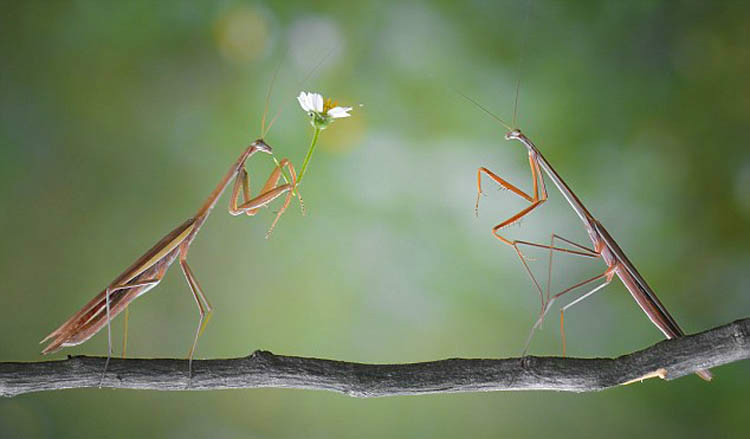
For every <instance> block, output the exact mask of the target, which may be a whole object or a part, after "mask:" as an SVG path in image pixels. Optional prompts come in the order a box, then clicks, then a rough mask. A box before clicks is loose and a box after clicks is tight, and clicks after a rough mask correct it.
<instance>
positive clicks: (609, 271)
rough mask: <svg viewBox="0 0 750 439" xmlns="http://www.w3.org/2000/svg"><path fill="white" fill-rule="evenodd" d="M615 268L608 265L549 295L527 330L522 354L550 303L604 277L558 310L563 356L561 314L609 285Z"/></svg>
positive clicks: (526, 349) (563, 334)
mask: <svg viewBox="0 0 750 439" xmlns="http://www.w3.org/2000/svg"><path fill="white" fill-rule="evenodd" d="M615 268H616V267H614V266H613V267H609V268H607V270H605V271H604V272H603V273H601V274H598V275H596V276H594V277H591V278H589V279H586V280H583V281H581V282H578V283H576V284H575V285H572V286H570V287H568V288H566V289H564V290H562V291H560V292H559V293H556V294H555V295H553V296H552V297H550V299H549V301H547V304H546V305H545V307H544V309H543V310H542V314H541V315H540V316H539V319H537V321H536V323H534V326H532V327H531V331H529V336H528V337H527V338H526V345H525V346H524V349H523V354H524V355H526V351H528V349H529V344H530V343H531V338H532V336H533V335H534V331H536V329H537V328H539V327H540V326H541V324H542V321H543V320H544V316H545V315H547V312H549V310H550V308H551V307H552V303H554V302H555V301H556V300H557V299H558V298H560V297H561V296H562V295H564V294H567V293H569V292H571V291H573V290H576V289H578V288H580V287H583V286H585V285H588V284H590V283H592V282H596V281H597V280H599V279H602V278H606V280H605V281H604V282H603V283H602V284H601V285H598V286H597V287H595V288H594V289H592V290H590V291H588V292H587V293H585V294H583V295H581V296H579V297H578V298H576V299H575V300H573V301H572V302H570V303H569V304H567V305H565V306H564V307H563V308H562V309H561V310H560V329H561V332H562V339H563V356H564V355H565V331H564V327H563V314H564V311H565V310H566V309H568V308H570V307H571V306H573V305H575V304H576V303H579V302H581V301H582V300H584V299H586V298H587V297H589V296H591V295H592V294H594V293H595V292H597V291H599V290H601V289H602V288H604V287H605V286H607V285H609V283H610V282H611V281H612V277H613V276H614V270H615Z"/></svg>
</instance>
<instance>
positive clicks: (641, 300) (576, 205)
mask: <svg viewBox="0 0 750 439" xmlns="http://www.w3.org/2000/svg"><path fill="white" fill-rule="evenodd" d="M464 97H465V96H464ZM467 99H469V98H467ZM516 99H517V98H516ZM469 100H470V101H471V102H473V103H474V104H475V105H477V106H479V108H480V109H482V110H483V111H485V112H487V113H488V114H490V115H491V116H492V117H494V118H495V119H497V120H498V121H500V123H502V124H503V125H504V126H505V127H506V128H507V129H508V130H509V131H508V132H507V133H506V134H505V139H506V140H518V141H519V142H521V144H522V145H523V146H525V147H526V150H527V151H528V155H529V166H530V168H531V179H532V184H533V195H529V194H527V193H526V192H524V191H523V190H521V189H519V188H518V187H517V186H515V185H513V184H511V183H509V182H508V181H506V180H504V179H503V178H501V177H499V176H498V175H496V174H495V173H493V172H492V171H490V170H488V169H487V168H484V167H481V168H479V170H478V171H477V201H476V205H475V210H476V211H478V209H479V197H480V195H481V194H482V174H485V175H487V176H488V177H490V178H491V179H492V180H493V181H495V182H496V183H497V184H498V185H500V186H501V187H503V188H505V189H507V190H509V191H511V192H513V193H514V194H516V195H518V196H519V197H521V198H523V199H525V200H526V201H528V202H529V205H528V206H527V207H525V208H523V209H521V210H520V211H519V212H517V213H516V214H514V215H512V216H511V217H509V218H508V219H506V220H504V221H502V222H500V223H499V224H497V225H496V226H495V227H493V228H492V234H493V236H495V237H496V238H497V239H498V240H500V242H502V243H504V244H507V245H509V246H511V247H513V249H514V250H515V251H516V253H517V254H518V257H519V259H520V260H521V262H522V264H523V266H524V269H525V270H526V272H527V273H528V274H529V276H530V277H531V280H532V282H533V284H534V286H535V287H536V289H537V290H538V291H539V294H540V297H541V300H542V311H541V314H540V316H539V319H538V320H537V322H536V323H535V324H534V326H533V327H532V329H531V333H530V334H529V337H528V339H527V342H526V347H527V348H528V345H529V342H530V340H531V336H532V335H533V332H534V330H535V329H536V328H537V327H539V325H541V323H542V320H543V319H544V316H545V315H546V314H547V312H548V311H549V309H550V307H551V305H552V303H553V302H554V301H555V300H557V299H558V298H559V297H561V296H562V295H564V294H567V293H569V292H571V291H573V290H576V289H578V288H580V287H583V286H585V285H589V284H591V283H594V282H597V281H600V280H603V281H602V282H601V283H600V284H599V285H597V286H596V287H595V288H593V289H592V290H590V291H588V292H586V293H585V294H583V295H581V296H580V297H578V298H576V299H575V300H573V301H572V302H570V303H568V304H567V305H565V306H563V307H562V308H561V309H560V330H561V334H562V340H563V355H564V352H565V332H564V328H563V318H564V317H563V316H564V312H565V310H566V309H568V308H570V307H571V306H573V305H575V304H576V303H579V302H580V301H582V300H583V299H585V298H587V297H589V296H591V295H592V294H594V293H595V292H597V291H599V290H601V289H602V288H604V287H606V286H607V285H608V284H609V283H610V282H611V281H612V279H613V278H614V276H617V277H618V278H619V279H620V280H621V281H622V283H623V284H624V285H625V288H627V290H628V292H630V294H631V295H632V296H633V299H635V301H636V303H637V304H638V306H639V307H640V308H641V309H642V310H643V312H644V313H646V315H647V316H648V318H649V319H650V320H651V322H652V323H653V324H654V325H656V327H658V328H659V330H661V332H662V333H663V334H664V335H665V336H666V337H667V338H676V337H681V336H683V335H685V333H684V332H683V331H682V329H681V328H680V327H679V325H678V324H677V322H676V321H675V320H674V318H672V316H671V315H670V314H669V312H668V311H667V309H666V308H665V307H664V305H663V304H662V303H661V301H660V300H659V299H658V298H657V297H656V294H655V293H654V291H653V290H652V289H651V287H650V286H649V285H648V284H647V283H646V281H645V280H644V279H643V277H642V276H641V275H640V273H639V272H638V270H636V268H635V266H634V265H633V263H632V262H630V260H629V259H628V258H627V256H625V252H623V250H622V249H621V248H620V246H619V245H618V244H617V242H615V240H614V239H613V238H612V236H611V235H610V234H609V232H607V230H606V229H605V228H604V226H602V224H601V223H600V222H599V221H597V220H596V219H595V218H594V217H593V215H591V213H590V212H589V211H588V210H587V209H586V207H585V206H584V205H583V203H582V202H581V200H580V199H579V198H578V197H577V196H576V195H575V194H574V193H573V191H572V190H571V189H570V187H569V186H568V185H567V184H566V183H565V181H564V180H563V179H562V177H560V175H559V174H558V173H557V172H556V171H555V170H554V168H553V167H552V165H550V163H549V162H548V161H547V160H546V159H545V158H544V156H543V155H542V153H541V152H540V151H539V149H538V148H537V147H536V146H535V145H534V143H533V142H532V141H531V140H529V138H528V137H526V136H525V135H524V134H523V133H522V132H521V131H520V130H519V129H513V128H511V127H510V126H509V125H508V124H506V123H505V122H504V121H502V120H501V119H500V118H498V117H497V116H495V115H494V114H492V113H490V112H489V111H488V110H487V109H485V108H484V107H482V106H481V105H479V104H478V103H477V102H475V101H473V100H471V99H469ZM514 119H515V117H514ZM542 171H544V173H545V174H547V176H548V177H549V179H550V180H552V183H553V184H554V185H555V187H557V189H558V190H559V191H560V193H561V194H562V196H563V197H564V198H565V200H566V201H567V202H568V204H569V205H570V207H571V208H572V209H573V211H574V212H575V213H576V215H577V216H578V218H580V220H581V221H582V222H583V224H584V227H585V228H586V231H587V233H588V235H589V238H590V239H591V242H592V247H593V248H590V247H587V246H585V245H582V244H578V243H575V242H573V241H571V240H569V239H566V238H563V237H561V236H559V235H557V234H553V235H552V238H551V242H550V244H549V245H545V244H539V243H534V242H529V241H522V240H511V239H508V238H506V237H504V236H502V235H501V234H500V233H499V230H501V229H503V228H504V227H506V226H509V225H511V224H514V223H517V222H518V221H519V220H520V219H521V218H523V217H524V216H526V215H528V214H529V213H531V212H532V211H533V210H534V209H536V208H537V207H539V206H540V205H541V204H542V203H544V202H545V201H546V200H547V188H546V186H545V182H544V175H543V174H542ZM555 240H559V241H561V242H563V243H565V244H567V245H569V246H570V247H572V248H565V247H559V246H556V245H555ZM520 245H525V246H530V247H537V248H544V249H548V250H549V252H550V264H551V260H552V252H561V253H566V254H571V255H576V256H583V257H588V258H593V259H597V258H601V259H602V260H603V261H604V263H605V264H606V265H607V269H606V270H605V271H604V272H603V273H601V274H599V275H597V276H594V277H592V278H590V279H586V280H584V281H581V282H578V283H576V284H575V285H573V286H571V287H568V288H566V289H564V290H562V291H560V292H559V293H557V294H554V295H552V296H551V297H550V295H549V278H548V282H547V295H546V298H545V296H544V294H543V293H542V288H541V286H540V285H539V282H538V281H537V280H536V278H535V277H534V275H533V273H532V272H531V269H530V268H529V265H528V263H527V262H526V258H525V257H524V255H523V254H522V253H521V250H520V249H519V246H520ZM550 273H551V269H550V272H549V273H548V276H551V274H550ZM697 375H698V376H700V377H701V378H703V379H704V380H706V381H710V380H711V378H712V375H711V373H710V372H709V371H708V370H700V371H698V372H697Z"/></svg>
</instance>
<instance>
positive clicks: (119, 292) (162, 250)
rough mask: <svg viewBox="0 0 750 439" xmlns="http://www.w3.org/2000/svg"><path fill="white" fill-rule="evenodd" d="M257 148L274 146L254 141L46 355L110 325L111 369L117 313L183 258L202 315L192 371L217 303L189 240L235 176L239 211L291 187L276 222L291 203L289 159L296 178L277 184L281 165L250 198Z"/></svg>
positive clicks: (69, 324) (58, 334)
mask: <svg viewBox="0 0 750 439" xmlns="http://www.w3.org/2000/svg"><path fill="white" fill-rule="evenodd" d="M257 152H263V153H266V154H271V153H272V150H271V147H270V146H269V145H268V144H267V143H266V142H265V141H264V140H263V138H262V137H261V138H259V139H257V140H255V141H253V142H252V143H251V144H250V145H249V146H248V147H247V148H246V149H245V150H244V151H243V152H242V153H241V154H240V156H239V157H238V158H237V160H235V162H234V163H233V164H232V166H231V167H230V168H229V171H228V172H227V173H226V174H225V175H224V177H223V178H222V179H221V181H219V184H218V185H217V186H216V188H215V189H214V190H213V192H211V194H210V195H209V197H208V199H207V200H206V201H205V203H203V205H202V206H201V207H200V208H199V209H198V211H197V212H196V214H195V215H193V216H192V217H190V218H188V219H187V220H186V221H185V222H183V223H182V224H180V225H179V226H177V227H176V228H175V229H174V230H172V231H171V232H169V233H167V234H166V235H165V236H164V237H163V238H162V239H161V240H159V241H158V242H157V243H156V244H154V246H153V247H151V248H150V249H149V250H148V251H147V252H146V253H144V254H143V255H142V256H141V257H140V258H138V259H137V260H136V261H135V262H134V263H133V264H132V265H131V266H130V267H128V268H127V269H126V270H125V271H124V272H123V273H122V274H120V275H119V276H118V277H117V278H115V280H113V281H112V282H111V283H110V284H109V285H107V287H106V288H105V289H104V291H102V292H101V293H99V294H98V295H97V296H96V297H94V298H93V299H92V300H91V301H89V302H88V303H87V304H86V305H84V307H83V308H81V309H80V310H79V311H78V312H77V313H75V314H74V315H73V316H71V317H70V318H69V319H68V320H67V321H65V323H63V324H62V325H61V326H60V327H59V328H57V329H56V330H54V331H52V332H51V333H50V334H49V335H48V336H47V337H45V338H44V339H43V340H42V341H41V343H45V342H47V341H50V342H49V344H48V345H47V346H46V347H45V348H44V350H43V351H42V354H50V353H53V352H57V351H59V350H60V349H62V348H64V347H68V346H76V345H79V344H81V343H83V342H85V341H87V340H88V339H90V338H91V337H92V336H94V334H96V333H97V332H99V331H100V330H101V329H102V328H103V327H104V326H105V325H106V326H107V340H108V351H107V352H108V353H107V362H106V363H105V368H104V370H105V372H106V368H107V366H108V364H109V360H110V358H111V356H112V334H111V328H110V322H111V320H112V318H114V317H116V316H117V315H118V314H119V313H120V312H122V311H123V310H124V309H125V308H126V307H127V306H128V304H129V303H130V302H132V301H133V300H135V299H136V298H138V297H139V296H141V295H143V294H145V293H146V292H148V291H149V290H151V289H152V288H154V287H155V286H156V285H158V284H159V282H160V281H161V280H162V278H163V277H164V275H165V274H166V272H167V270H168V269H169V267H170V266H171V265H172V263H174V262H175V260H177V259H179V263H180V268H181V269H182V273H183V275H184V276H185V279H186V281H187V283H188V287H189V288H190V291H191V293H192V294H193V298H194V299H195V302H196V304H197V306H198V312H199V314H200V318H199V321H198V326H197V328H196V331H195V337H194V339H193V343H192V346H191V348H190V352H189V354H188V357H189V360H188V369H189V372H191V371H192V361H193V354H194V352H195V348H196V346H197V344H198V337H199V336H200V334H201V333H202V331H203V329H205V324H206V323H207V319H208V317H209V316H210V314H211V312H212V311H213V307H212V305H211V303H210V302H209V301H208V299H207V298H206V296H205V294H204V292H203V289H202V288H201V286H200V284H199V283H198V280H197V279H196V277H195V274H194V273H193V271H192V269H191V268H190V265H189V264H188V262H187V255H188V251H189V249H190V245H191V244H192V243H193V241H194V240H195V238H196V236H197V235H198V232H199V231H200V229H201V227H202V226H203V224H204V223H205V221H206V219H207V218H208V216H209V215H210V214H211V211H212V210H213V208H214V206H215V205H216V203H217V201H218V200H219V197H220V196H221V194H222V193H223V192H224V190H225V189H226V188H227V186H228V185H229V183H230V182H231V181H232V179H235V185H234V190H233V193H232V200H231V203H230V208H229V210H230V212H231V213H233V214H235V215H239V214H241V213H247V214H248V215H253V214H255V212H257V210H258V209H259V208H261V207H264V206H267V205H268V204H269V203H270V202H272V201H273V200H275V199H276V198H278V197H279V196H281V195H282V194H283V193H285V192H288V195H287V197H286V200H285V202H284V206H283V207H282V209H281V210H280V211H279V213H278V214H277V216H276V219H275V220H274V224H275V223H276V221H277V220H278V217H279V216H280V215H281V214H282V213H283V211H284V209H285V208H286V206H288V204H289V201H290V198H291V191H290V189H291V188H292V187H293V186H294V185H296V175H295V172H294V167H293V166H292V164H291V163H289V161H288V160H286V159H284V160H282V161H281V166H284V167H287V168H288V170H289V172H290V174H291V176H292V182H291V183H287V184H283V185H278V184H277V183H278V179H279V174H280V170H281V167H276V168H275V169H274V170H273V171H272V173H271V176H270V177H269V178H268V180H267V181H266V184H265V185H264V186H263V189H262V190H261V193H260V194H259V195H258V196H257V197H255V198H252V199H251V198H249V194H250V190H249V185H248V179H247V171H246V170H245V162H246V161H247V160H248V159H249V158H250V157H252V156H253V155H254V154H256V153H257ZM240 183H242V184H243V195H244V202H243V203H242V204H240V205H238V204H237V199H238V197H239V190H238V188H239V186H240Z"/></svg>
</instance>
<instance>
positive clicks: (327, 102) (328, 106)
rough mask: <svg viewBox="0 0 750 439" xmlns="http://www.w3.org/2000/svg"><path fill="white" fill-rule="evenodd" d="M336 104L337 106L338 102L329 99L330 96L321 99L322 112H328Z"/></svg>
mask: <svg viewBox="0 0 750 439" xmlns="http://www.w3.org/2000/svg"><path fill="white" fill-rule="evenodd" d="M337 106H338V102H336V101H331V98H328V99H326V100H325V101H323V113H324V114H325V113H328V110H330V109H331V108H334V107H337Z"/></svg>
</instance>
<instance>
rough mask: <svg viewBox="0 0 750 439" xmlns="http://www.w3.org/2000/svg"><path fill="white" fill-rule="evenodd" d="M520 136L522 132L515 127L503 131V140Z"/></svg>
mask: <svg viewBox="0 0 750 439" xmlns="http://www.w3.org/2000/svg"><path fill="white" fill-rule="evenodd" d="M521 136H523V134H521V130H519V129H517V128H516V129H514V130H510V131H508V132H507V133H505V140H513V139H520V138H521Z"/></svg>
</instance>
